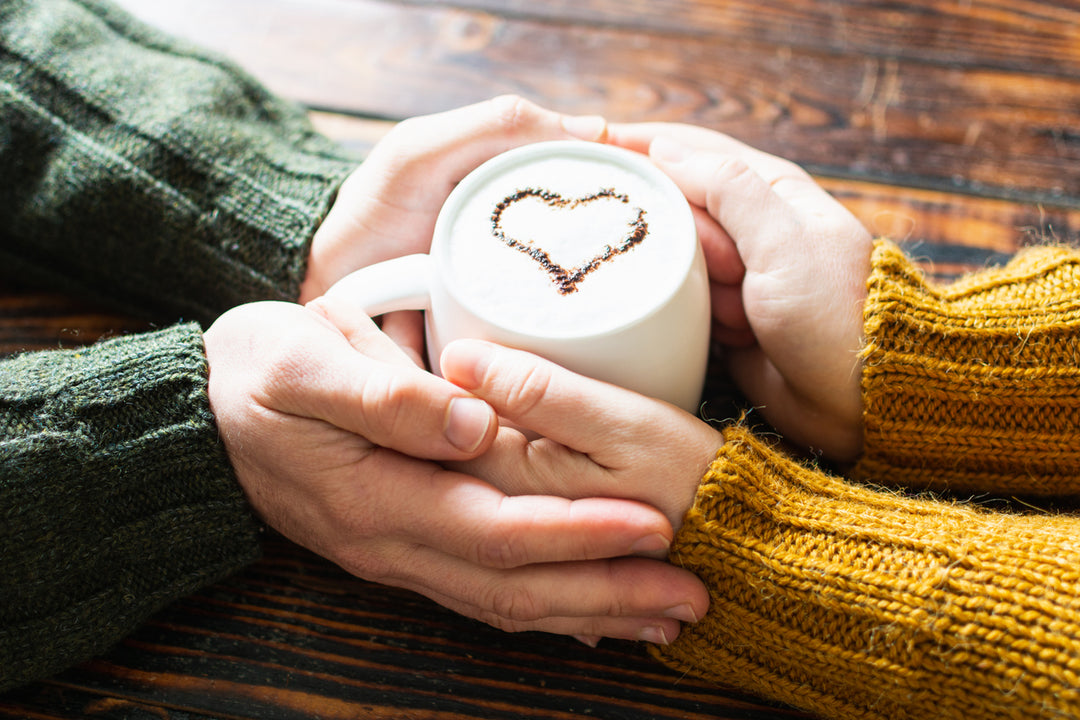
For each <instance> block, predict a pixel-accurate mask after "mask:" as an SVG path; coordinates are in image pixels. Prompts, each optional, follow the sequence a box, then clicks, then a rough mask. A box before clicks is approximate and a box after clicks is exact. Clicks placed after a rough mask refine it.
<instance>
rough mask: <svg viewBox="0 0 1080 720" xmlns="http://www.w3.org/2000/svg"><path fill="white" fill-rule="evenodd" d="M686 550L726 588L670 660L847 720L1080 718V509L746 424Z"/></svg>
mask: <svg viewBox="0 0 1080 720" xmlns="http://www.w3.org/2000/svg"><path fill="white" fill-rule="evenodd" d="M670 557H671V561H672V562H673V563H675V564H678V565H681V566H683V567H685V568H687V569H688V570H690V571H692V572H694V573H695V574H697V575H698V576H699V577H701V578H702V580H703V581H704V582H705V584H706V585H707V586H708V588H709V592H710V596H711V605H710V607H709V611H708V612H707V613H706V616H705V617H704V618H703V619H701V620H700V621H699V622H697V623H695V624H693V625H687V626H685V627H684V628H683V631H682V633H681V634H680V635H679V637H678V638H677V639H676V640H675V642H674V643H673V644H671V645H670V646H667V647H654V648H653V652H654V653H655V654H656V655H657V657H659V658H660V659H661V660H662V661H663V662H665V663H667V664H668V665H670V666H671V667H673V668H675V669H677V670H678V671H679V672H687V673H692V674H695V675H699V676H701V677H704V678H706V679H709V680H713V681H715V682H717V683H720V684H723V685H729V686H730V685H732V684H734V685H737V686H738V687H740V688H743V689H745V690H749V691H751V692H754V693H756V694H759V695H762V696H765V697H768V698H772V699H774V700H778V701H781V702H785V703H788V704H791V705H794V706H796V707H799V708H801V709H804V710H808V711H811V712H814V713H816V714H818V715H820V716H821V717H823V718H828V719H830V720H925V719H926V718H938V719H940V720H971V719H972V718H979V720H997V719H1001V720H1004V719H1006V718H1037V717H1061V718H1075V717H1080V578H1078V573H1080V517H1076V516H1070V515H1053V514H1039V513H1031V514H1010V513H1005V512H988V511H985V510H980V509H977V508H974V507H965V506H964V505H961V504H957V503H950V502H944V501H941V500H934V499H931V498H912V497H908V496H905V495H902V494H899V493H895V492H890V491H884V490H873V489H870V488H867V487H863V486H860V485H857V484H853V483H850V482H847V481H844V480H842V479H839V478H836V477H832V476H830V475H827V474H825V473H823V472H821V471H820V470H817V469H815V468H813V467H811V466H808V465H804V464H801V463H798V462H795V461H793V460H792V459H789V458H788V457H786V456H785V455H783V454H781V453H780V452H778V451H777V450H776V449H775V448H774V447H772V446H770V445H769V444H768V443H766V442H764V441H763V440H762V439H761V438H759V437H755V436H754V435H753V434H752V433H750V432H749V431H747V430H745V429H743V428H738V427H734V428H729V429H728V430H727V431H726V432H725V444H724V446H723V447H722V448H721V450H720V451H719V453H718V456H717V458H716V460H715V461H714V463H713V464H712V467H711V468H710V470H709V472H708V474H707V475H706V476H705V478H704V480H703V482H702V483H701V485H700V486H699V489H698V493H697V497H696V500H695V504H694V507H693V508H692V509H691V510H690V512H689V513H688V514H687V515H686V518H685V521H684V523H683V526H682V528H681V529H680V530H679V532H678V533H677V535H676V537H675V540H674V543H673V544H672V549H671V556H670Z"/></svg>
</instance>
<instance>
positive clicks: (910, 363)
mask: <svg viewBox="0 0 1080 720" xmlns="http://www.w3.org/2000/svg"><path fill="white" fill-rule="evenodd" d="M865 327H866V331H865V332H866V338H867V340H866V347H865V350H864V351H863V361H864V370H863V378H862V394H863V401H864V421H865V448H864V454H863V457H862V458H861V460H860V462H859V464H858V465H857V467H856V468H855V475H856V476H857V477H859V478H860V479H864V480H870V481H874V482H880V483H884V484H890V485H892V484H899V485H906V486H908V487H914V488H933V489H938V490H941V489H945V490H950V491H954V492H958V493H980V492H991V493H997V494H1005V495H1074V494H1076V493H1078V492H1080V440H1078V439H1080V360H1078V355H1077V348H1078V347H1080V253H1078V252H1077V251H1076V250H1072V249H1064V248H1036V249H1031V250H1028V251H1026V252H1024V253H1022V254H1021V255H1020V256H1019V257H1018V258H1016V259H1015V260H1014V261H1013V262H1012V263H1010V264H1009V265H1007V266H1006V267H1004V268H1001V269H995V270H988V271H983V272H980V273H978V274H975V275H972V276H970V277H968V278H965V279H964V280H961V281H960V282H957V283H956V284H954V285H951V286H949V287H945V288H936V287H934V286H931V285H930V284H928V283H927V282H926V281H925V280H924V279H923V277H922V275H921V274H920V273H919V272H918V270H917V269H916V268H915V267H914V265H913V264H912V263H911V262H910V261H908V260H907V259H906V258H904V256H903V255H902V254H901V253H900V251H899V249H897V248H896V247H895V246H892V245H890V244H888V243H879V245H878V247H877V249H876V251H875V254H874V271H873V274H872V276H871V279H870V284H869V299H868V300H867V307H866V323H865Z"/></svg>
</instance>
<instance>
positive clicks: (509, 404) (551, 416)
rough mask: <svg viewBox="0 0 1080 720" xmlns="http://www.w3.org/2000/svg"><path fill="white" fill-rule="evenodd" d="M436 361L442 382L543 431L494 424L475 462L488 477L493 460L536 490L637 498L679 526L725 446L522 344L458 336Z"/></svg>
mask: <svg viewBox="0 0 1080 720" xmlns="http://www.w3.org/2000/svg"><path fill="white" fill-rule="evenodd" d="M441 367H442V371H443V373H444V374H445V376H446V378H447V379H448V380H450V381H451V382H454V383H455V384H459V385H461V386H462V387H463V388H465V389H467V390H469V391H470V392H472V393H473V394H475V395H476V396H477V397H480V398H483V399H484V400H486V401H487V402H488V403H490V404H491V406H492V407H493V408H495V410H496V412H498V413H499V415H500V416H501V417H503V418H506V419H507V420H509V421H510V422H512V423H514V424H515V425H517V426H518V427H523V428H527V429H528V430H532V431H535V432H537V433H539V434H540V435H541V436H543V437H542V438H540V439H539V440H535V441H532V442H527V441H526V440H525V438H524V437H522V436H521V433H519V432H517V431H515V430H511V429H507V428H500V430H499V434H498V437H497V438H496V440H495V443H494V444H493V445H492V447H491V449H490V450H489V451H488V453H486V454H485V457H484V458H482V459H481V460H479V462H481V463H489V462H490V463H491V465H490V466H485V467H484V471H485V473H486V472H488V471H492V466H497V467H496V468H495V470H494V471H495V472H498V473H500V474H501V476H502V477H503V478H507V479H508V481H509V482H511V483H512V484H513V485H516V486H519V487H529V485H530V483H541V485H540V486H539V488H538V489H539V490H540V491H541V492H546V491H545V490H544V487H545V486H546V487H550V488H554V489H553V490H551V491H550V492H553V493H557V494H560V495H564V496H567V497H585V496H588V495H602V496H606V497H622V498H634V499H638V500H641V501H642V502H647V503H649V504H650V505H652V506H654V507H656V508H659V509H660V510H661V511H663V512H664V513H665V515H667V517H668V519H669V520H670V521H671V523H672V526H673V527H677V526H679V525H680V524H681V522H682V518H683V515H684V513H685V512H686V509H687V508H689V507H690V506H691V505H692V504H693V497H694V493H695V492H696V489H697V483H698V480H699V479H700V478H701V473H702V472H704V470H705V466H707V465H708V458H709V457H711V455H712V453H714V452H715V451H716V448H717V447H719V445H720V443H721V442H722V440H721V439H720V438H719V435H718V433H716V431H715V430H713V429H712V428H710V427H709V426H708V425H706V424H704V423H702V422H700V421H698V420H696V419H695V418H694V417H693V416H691V415H689V414H687V413H685V412H683V411H682V410H679V409H678V408H676V407H674V406H672V405H668V404H666V403H663V402H660V401H658V400H653V399H650V398H646V397H643V396H641V395H638V394H637V393H633V392H630V391H628V390H625V389H622V388H619V387H616V386H614V385H609V384H607V383H603V382H599V381H597V380H593V379H590V378H586V377H583V376H581V375H576V374H575V373H572V372H570V371H569V370H566V369H565V368H562V367H559V366H558V365H555V364H554V363H551V362H548V361H546V360H543V359H541V358H539V357H537V356H535V355H532V354H530V353H526V352H522V351H519V350H512V349H510V348H504V347H501V346H498V345H494V344H492V343H486V342H482V341H478V340H458V341H455V342H452V343H450V344H449V345H447V347H446V349H445V350H444V351H443V355H442V364H441ZM496 448H498V450H499V452H498V453H494V454H493V451H495V450H496ZM503 453H505V454H503ZM654 466H660V467H663V468H664V471H663V472H656V471H653V470H652V469H651V468H652V467H654ZM643 468H650V469H643ZM484 477H485V479H486V478H487V475H486V474H485V475H484ZM533 487H535V485H533Z"/></svg>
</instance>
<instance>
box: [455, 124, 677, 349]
mask: <svg viewBox="0 0 1080 720" xmlns="http://www.w3.org/2000/svg"><path fill="white" fill-rule="evenodd" d="M562 145H564V146H565V145H566V144H562ZM570 145H572V146H574V145H581V146H585V147H582V148H577V147H571V148H570V149H569V150H568V151H564V152H558V153H556V154H547V155H540V156H537V157H533V158H531V159H528V158H526V159H523V160H520V161H518V162H513V163H505V162H504V163H502V164H501V165H498V164H495V165H493V167H494V168H495V169H494V170H491V171H488V172H485V171H486V170H488V168H487V167H485V168H481V170H480V171H479V172H477V173H474V174H473V175H471V176H470V177H469V178H467V179H466V181H465V182H463V183H462V185H461V186H459V187H458V188H457V190H455V193H454V196H452V197H451V199H450V201H448V207H452V208H453V209H454V210H456V216H454V217H452V218H448V219H446V220H445V221H446V222H449V226H448V232H449V236H448V237H447V238H443V240H444V241H446V240H448V241H449V242H446V243H445V245H444V247H443V248H442V252H443V253H444V254H445V256H444V261H448V262H449V266H450V272H449V273H447V275H448V279H447V283H448V285H450V286H451V287H452V291H453V293H454V294H455V295H456V296H457V297H458V298H459V300H461V301H462V302H463V303H464V304H465V305H466V306H467V307H469V308H470V310H472V312H474V313H475V314H477V315H480V316H482V317H484V318H486V319H487V320H488V321H490V322H494V323H496V324H498V325H500V326H502V327H504V328H507V329H510V330H514V331H516V332H521V333H525V334H528V335H538V336H545V337H571V336H577V335H591V334H597V333H604V332H608V331H611V330H615V329H618V328H620V327H622V326H624V325H627V324H629V323H631V322H634V321H636V320H638V319H639V318H641V317H644V316H646V315H648V314H650V313H651V312H652V311H653V310H654V309H655V308H656V307H657V306H658V305H659V304H661V303H662V302H663V301H664V300H665V299H666V298H667V297H669V296H670V295H671V294H673V293H674V292H675V290H676V289H677V288H678V287H679V285H680V284H681V283H682V281H683V278H684V276H685V274H686V272H687V268H688V267H689V266H690V264H691V262H692V260H693V256H694V253H695V252H696V240H695V238H694V235H693V233H694V227H693V220H692V217H691V216H690V212H689V209H688V207H687V205H686V201H685V200H684V199H683V197H682V195H681V194H680V193H679V191H678V189H677V188H675V186H674V184H672V183H670V181H669V180H667V178H665V177H663V176H657V175H653V173H657V174H658V172H659V171H656V170H655V169H654V168H652V167H651V165H645V166H644V170H642V169H641V168H640V167H639V166H640V165H641V164H643V163H648V161H647V160H646V159H644V158H641V157H639V156H633V155H631V154H630V153H629V152H628V151H621V150H618V149H616V148H609V147H599V148H596V149H598V150H599V151H600V152H601V153H602V155H599V154H598V155H597V156H595V157H587V156H586V154H587V153H588V154H591V153H592V152H593V151H594V147H590V146H588V144H586V143H580V144H579V143H572V144H570ZM498 160H499V158H496V161H498ZM642 211H643V212H642ZM493 216H494V217H493ZM496 221H497V222H496ZM440 222H443V220H441V221H440ZM643 225H644V226H645V227H644V229H645V232H644V233H642V232H641V231H642V229H643V228H642V226H643ZM635 232H636V233H637V235H638V236H640V237H638V238H637V241H636V242H634V241H633V239H634V234H635ZM687 235H689V237H687ZM628 238H629V241H628ZM605 254H607V255H609V256H610V257H608V258H607V259H606V260H602V261H600V262H598V263H594V266H593V268H592V269H591V270H588V271H587V272H586V274H584V276H582V277H581V278H580V279H579V280H578V281H577V282H576V283H574V284H573V287H572V289H570V290H567V287H566V285H565V283H564V284H563V285H560V283H559V281H558V279H557V277H555V275H554V274H553V273H555V271H554V270H552V266H554V267H555V268H556V269H557V268H559V267H561V268H563V269H564V270H566V271H567V272H572V271H573V270H574V269H580V268H583V267H585V268H587V267H588V266H589V264H590V262H593V261H594V260H595V258H597V256H603V255H605ZM546 260H550V263H546V266H545V261H546Z"/></svg>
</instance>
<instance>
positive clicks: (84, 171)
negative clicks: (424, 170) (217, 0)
mask: <svg viewBox="0 0 1080 720" xmlns="http://www.w3.org/2000/svg"><path fill="white" fill-rule="evenodd" d="M0 106H2V107H0V134H2V136H3V137H4V142H3V143H0V172H2V173H3V175H4V178H5V182H4V183H3V187H2V188H0V233H2V234H0V259H2V261H3V262H2V263H0V265H2V266H4V268H5V271H9V272H11V273H12V274H13V275H17V276H18V277H22V278H29V279H31V280H37V281H50V282H52V283H54V284H61V283H62V284H63V287H64V288H65V289H68V290H74V291H87V292H93V293H95V294H98V295H103V296H107V297H109V298H110V299H112V300H114V301H117V302H119V303H121V304H122V305H123V306H125V307H126V308H128V309H131V310H135V311H138V312H141V313H146V312H149V313H152V314H158V315H162V314H164V315H165V316H167V317H169V318H175V317H178V316H182V317H186V318H194V319H199V320H202V321H209V320H211V319H213V318H214V317H216V315H218V314H219V313H220V312H222V311H223V310H225V309H227V308H229V307H232V306H234V305H237V304H240V303H243V302H246V301H250V300H256V299H288V300H295V299H296V297H297V295H298V291H299V285H300V282H301V281H302V280H303V275H304V270H305V262H306V257H307V252H308V248H309V243H310V239H311V237H312V235H313V233H314V231H315V229H316V228H317V227H318V225H319V223H320V222H321V220H322V218H323V216H324V214H325V212H326V210H327V208H328V206H329V204H330V202H331V200H332V197H333V194H334V192H335V191H336V189H337V187H338V186H339V184H340V182H341V180H342V179H343V178H344V176H345V175H346V174H347V173H348V172H349V170H350V169H351V168H352V167H353V166H354V165H355V161H353V160H350V159H348V158H345V157H343V156H342V154H341V153H340V151H339V150H338V149H337V148H335V146H334V145H333V144H332V143H330V142H329V141H327V140H325V139H323V138H321V137H319V136H318V135H316V134H315V133H314V132H313V131H312V129H311V128H310V126H309V125H308V123H307V120H306V118H305V117H304V115H303V113H302V112H301V111H300V110H299V109H298V108H296V107H293V106H291V105H289V104H287V103H284V102H282V101H280V100H278V99H276V98H274V97H272V96H271V95H269V93H268V92H267V91H266V90H264V89H263V88H261V87H260V86H259V85H258V84H257V83H255V82H254V81H253V80H252V79H251V78H249V77H248V76H246V75H245V74H244V73H243V72H241V71H240V70H238V69H237V68H235V67H233V66H232V65H231V64H229V63H227V62H225V61H223V60H221V59H220V58H216V57H213V56H211V55H208V54H205V53H203V52H201V51H199V50H197V49H196V48H193V47H189V46H186V45H184V44H182V43H180V42H178V41H174V40H172V39H170V38H168V37H166V36H164V35H162V34H160V33H157V32H156V31H153V30H151V29H149V28H147V27H145V26H142V25H141V24H139V23H137V22H135V21H134V20H132V19H131V18H129V17H128V16H126V15H124V14H123V13H121V12H120V11H118V10H116V9H114V8H113V7H112V6H109V5H107V4H105V3H104V2H99V1H97V0H32V1H31V0H14V1H13V2H8V3H4V4H3V6H2V9H0Z"/></svg>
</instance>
